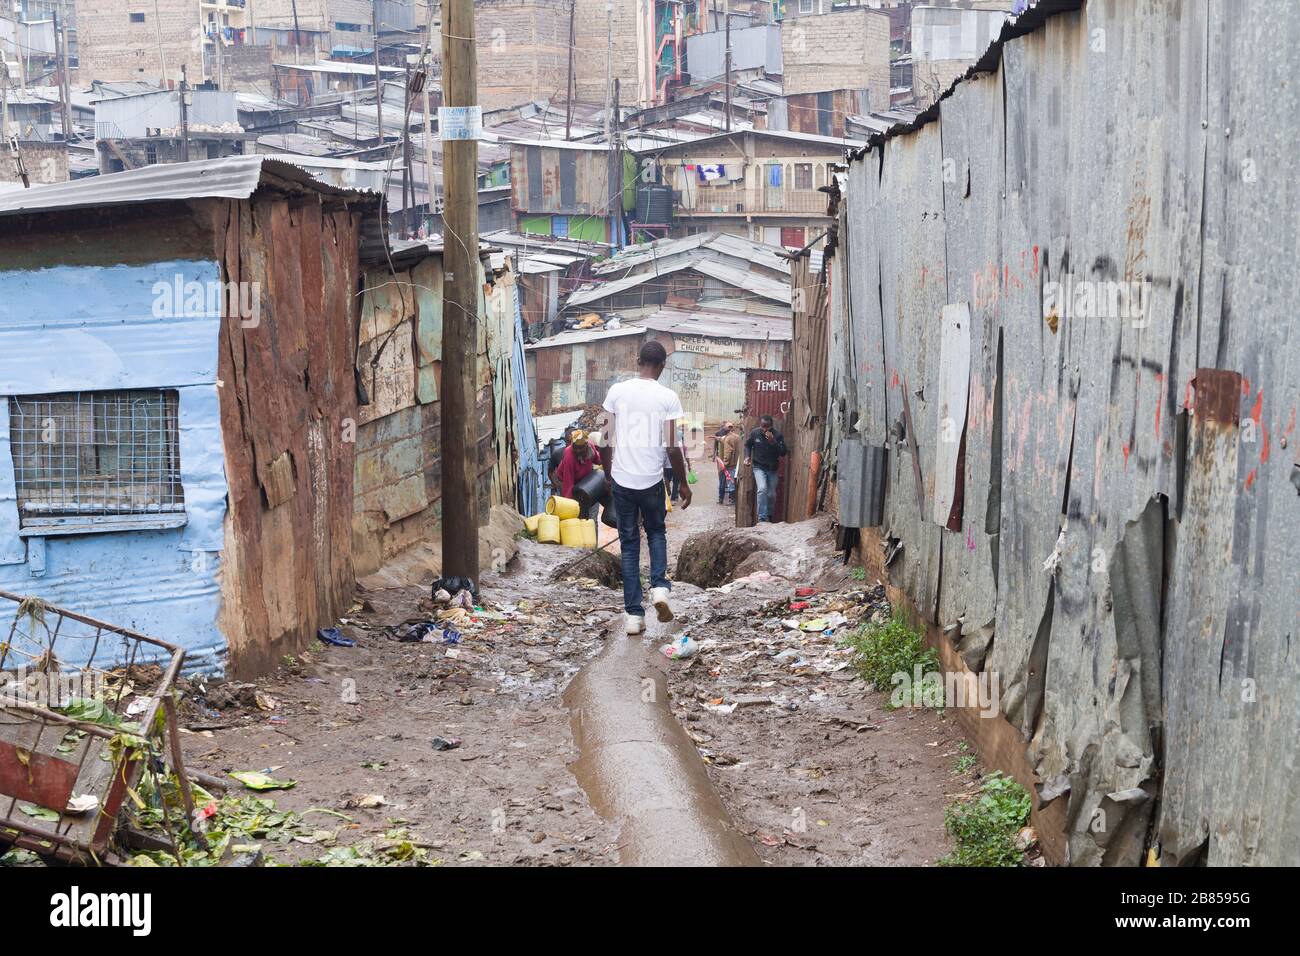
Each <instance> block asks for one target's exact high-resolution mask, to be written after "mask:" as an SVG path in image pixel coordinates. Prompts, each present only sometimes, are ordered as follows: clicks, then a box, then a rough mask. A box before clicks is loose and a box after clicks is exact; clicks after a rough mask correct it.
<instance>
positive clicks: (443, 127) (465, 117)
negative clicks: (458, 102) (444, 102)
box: [438, 106, 483, 140]
mask: <svg viewBox="0 0 1300 956" xmlns="http://www.w3.org/2000/svg"><path fill="white" fill-rule="evenodd" d="M482 133H483V107H481V106H439V107H438V138H439V139H441V140H463V139H479V138H481V136H482Z"/></svg>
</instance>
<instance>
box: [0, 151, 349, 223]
mask: <svg viewBox="0 0 1300 956" xmlns="http://www.w3.org/2000/svg"><path fill="white" fill-rule="evenodd" d="M264 173H272V174H274V175H275V176H276V177H277V178H279V179H281V180H288V181H289V182H292V183H295V184H298V185H300V186H302V187H304V188H309V189H315V190H318V191H320V192H323V193H328V194H334V195H355V196H358V197H360V196H373V195H374V194H373V193H368V192H363V191H362V190H358V189H340V188H338V187H335V186H330V185H327V184H325V183H322V182H320V181H318V180H316V179H314V178H313V177H312V175H311V174H310V173H308V172H307V171H306V170H303V169H300V168H299V167H297V166H294V165H291V164H289V163H285V162H281V161H279V160H274V159H268V158H267V157H265V156H229V157H226V158H225V159H208V160H202V161H200V162H195V163H166V164H162V165H157V166H144V167H142V168H140V169H130V170H127V171H126V172H121V173H109V174H107V175H104V176H92V177H90V178H88V179H74V180H72V181H70V182H66V183H52V184H50V185H46V186H33V187H32V188H31V189H24V190H23V191H22V192H21V193H10V194H7V195H5V196H2V197H0V216H15V215H30V214H34V213H45V212H55V211H58V210H63V209H91V208H97V207H100V206H129V205H136V204H140V203H152V202H168V201H172V200H184V199H247V198H248V197H249V196H251V195H252V194H253V193H254V192H256V191H257V188H258V186H260V185H261V183H262V178H263V175H264Z"/></svg>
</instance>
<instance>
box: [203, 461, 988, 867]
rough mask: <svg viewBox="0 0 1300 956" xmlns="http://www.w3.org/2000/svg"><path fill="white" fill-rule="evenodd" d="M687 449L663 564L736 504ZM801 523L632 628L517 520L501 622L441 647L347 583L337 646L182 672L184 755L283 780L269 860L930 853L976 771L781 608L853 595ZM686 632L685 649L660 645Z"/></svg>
mask: <svg viewBox="0 0 1300 956" xmlns="http://www.w3.org/2000/svg"><path fill="white" fill-rule="evenodd" d="M697 470H698V471H699V473H700V481H699V483H698V484H697V485H696V486H695V490H696V492H697V495H696V498H695V502H694V504H693V505H692V507H691V508H690V509H688V510H686V511H682V510H681V509H680V508H678V509H675V510H674V511H673V512H672V514H670V515H669V517H668V526H669V545H670V567H672V566H674V565H675V563H676V559H677V556H678V553H679V552H680V550H681V548H682V545H683V544H684V543H685V541H686V540H687V539H688V538H689V537H690V536H691V535H692V534H696V533H700V532H709V531H717V532H720V531H722V530H725V529H728V528H730V527H731V524H732V517H731V510H730V509H729V508H724V507H719V506H718V505H716V503H715V501H716V485H715V484H712V483H711V481H710V479H711V478H712V477H713V476H712V474H711V469H707V462H706V463H705V468H699V467H698V466H697ZM819 527H820V525H818V524H817V523H815V522H807V523H804V524H800V525H769V526H764V527H762V528H759V529H755V530H754V532H753V533H754V534H756V535H758V536H759V537H761V538H762V539H764V540H765V541H767V542H768V543H770V544H771V546H772V547H773V548H774V549H775V553H776V554H777V555H779V556H780V557H781V561H780V562H778V563H777V565H776V570H777V571H778V572H779V574H778V575H771V576H768V577H763V576H762V575H760V576H759V579H758V580H756V581H753V582H750V583H749V584H748V585H743V584H742V585H740V586H732V587H731V588H729V589H723V590H717V589H711V590H701V589H700V588H698V587H694V586H692V585H688V584H682V583H678V584H677V585H676V586H675V587H674V591H673V595H674V602H675V604H676V606H677V608H678V615H677V619H676V620H675V621H673V622H672V623H671V624H667V625H663V624H660V623H659V622H657V621H655V620H654V616H653V614H652V615H651V616H650V620H649V621H648V625H649V626H648V629H647V634H646V635H645V636H644V637H636V638H629V637H626V636H625V635H624V634H623V633H622V623H623V622H622V599H621V593H620V592H618V591H616V590H613V589H610V588H607V587H604V586H601V585H599V584H597V583H596V582H595V581H591V580H588V581H577V582H556V581H553V580H552V576H553V574H554V572H555V570H556V568H557V567H558V566H559V565H561V564H563V563H565V562H566V561H568V560H571V559H572V558H573V557H574V555H575V552H573V551H570V550H568V549H562V548H558V547H550V546H542V545H537V544H534V543H532V542H527V541H525V542H521V551H520V557H519V559H518V560H517V561H516V562H515V564H514V565H512V567H511V568H509V569H508V570H507V571H506V572H505V573H503V574H500V575H494V574H489V575H485V576H484V579H483V581H482V582H481V584H482V589H483V593H484V595H485V596H487V597H488V598H489V599H490V601H491V602H492V603H493V604H494V605H495V606H497V607H506V608H508V609H510V615H509V619H507V620H505V621H496V622H484V623H483V624H482V625H481V626H479V627H477V628H473V629H470V628H467V629H466V630H465V631H464V634H463V639H462V641H461V642H460V643H459V644H458V645H455V646H448V645H444V644H442V643H441V642H440V643H436V644H425V643H400V642H397V641H395V640H392V639H390V637H388V636H386V635H385V632H384V627H385V626H386V625H387V626H393V625H399V624H400V623H401V622H403V621H406V620H408V619H411V618H419V617H427V616H429V615H430V613H431V611H432V609H433V608H432V605H431V603H430V602H429V600H428V590H427V588H425V587H423V586H421V587H394V588H385V589H382V590H374V591H369V592H363V593H362V594H361V596H360V603H359V606H358V607H357V608H355V609H354V611H353V613H352V614H351V615H350V617H349V621H350V622H351V623H346V624H343V626H342V630H343V632H344V634H345V636H347V637H350V638H352V639H354V640H355V641H356V646H355V647H352V648H342V647H327V646H326V645H324V644H321V645H318V646H316V647H313V648H311V649H309V650H308V652H307V653H306V654H304V655H303V656H302V657H301V658H299V659H297V660H287V661H285V664H284V666H283V667H281V668H280V669H279V671H277V673H276V674H274V675H272V676H271V677H269V678H267V679H265V680H263V681H260V682H259V683H258V684H257V686H256V688H254V687H251V686H248V687H243V688H240V687H234V688H231V687H226V688H224V689H222V688H217V687H214V688H208V694H207V695H206V696H203V695H202V694H201V692H200V689H198V688H195V689H194V690H195V694H196V696H198V697H199V699H193V698H191V699H190V700H188V701H186V707H185V708H184V712H185V715H186V723H187V728H188V732H187V733H186V734H185V736H184V739H185V744H186V753H187V758H188V760H189V761H190V762H191V764H192V765H193V766H195V767H197V768H198V769H201V770H205V771H207V772H209V773H213V774H216V775H225V774H226V773H228V772H229V771H232V770H263V771H268V772H270V773H271V774H272V776H274V777H276V778H278V779H286V780H292V781H295V786H294V787H293V788H292V789H288V790H280V791H275V792H272V793H268V794H265V795H264V796H268V797H270V798H272V799H273V800H274V801H275V804H276V807H277V808H279V809H286V810H293V811H296V812H299V813H303V812H307V813H308V816H307V817H304V819H310V821H311V824H312V826H314V827H316V828H319V830H318V831H317V832H316V834H315V836H317V837H319V838H320V839H319V840H316V839H312V838H308V841H307V842H302V839H301V837H300V836H299V837H295V838H294V839H293V840H290V841H287V842H283V843H279V844H271V845H270V850H271V855H272V856H273V857H274V858H275V859H276V860H278V861H279V862H285V863H295V862H304V861H312V860H319V859H321V858H322V857H323V855H324V854H327V853H328V852H329V850H330V848H332V847H334V846H335V845H337V846H344V847H346V846H353V847H365V846H366V845H367V844H368V842H369V841H374V840H376V839H381V838H382V837H383V835H384V834H385V833H387V832H389V831H391V830H392V829H393V828H395V827H401V828H404V829H405V831H406V832H408V833H409V835H410V839H412V840H414V841H416V842H417V844H418V845H419V846H420V847H422V848H424V849H425V850H426V851H427V854H428V861H429V862H437V863H442V864H465V865H476V864H477V865H483V864H496V865H500V864H514V865H574V864H579V865H581V864H606V865H608V864H618V863H620V862H621V863H625V864H638V863H646V864H675V863H695V864H701V865H716V864H753V863H757V862H766V863H771V864H781V865H860V864H904V865H907V864H928V863H933V862H934V861H935V860H936V859H938V857H940V856H941V855H943V853H944V852H946V849H947V844H946V838H945V835H944V832H943V807H944V804H945V803H946V802H947V801H948V799H949V797H950V796H951V795H953V794H955V793H959V792H964V791H967V790H968V789H969V786H970V779H969V777H965V776H958V775H956V774H955V773H954V763H955V760H956V757H957V755H958V753H959V751H958V746H959V744H960V742H961V738H960V736H959V734H958V733H957V731H956V729H955V727H954V725H953V723H952V721H950V720H945V719H944V717H943V716H942V715H940V714H939V713H936V712H934V711H912V710H903V711H893V712H891V711H888V710H887V709H886V708H885V706H884V704H885V699H884V697H883V696H882V695H878V694H876V693H874V692H873V691H871V690H870V688H867V687H864V685H863V683H862V682H861V680H859V679H857V678H856V676H855V674H854V672H853V670H852V668H851V667H847V666H841V665H843V664H844V663H845V661H846V660H847V658H846V657H845V653H846V652H845V651H844V650H843V648H841V647H840V646H839V645H838V643H837V642H836V640H835V639H834V638H832V637H826V636H825V635H823V634H820V633H817V634H813V635H808V634H803V633H801V632H798V631H795V632H789V631H788V630H786V629H784V628H782V627H781V626H780V624H779V620H777V618H778V617H779V611H778V610H776V609H775V606H774V602H778V601H781V600H788V599H790V598H791V596H792V594H793V590H794V588H795V587H796V586H798V585H800V584H816V585H818V586H819V587H821V588H823V589H825V590H827V591H831V592H835V593H840V592H844V593H847V594H850V595H852V594H855V593H856V594H857V595H858V596H861V595H862V592H863V590H864V585H863V584H860V583H857V582H853V581H851V580H849V579H848V577H847V575H846V574H845V572H844V570H843V569H842V568H838V567H836V566H835V564H834V560H835V556H834V555H833V554H832V553H831V544H830V541H829V540H828V539H827V538H825V536H818V529H819ZM682 632H689V633H690V634H691V635H692V636H693V637H695V638H696V639H697V640H701V641H704V642H705V644H704V650H703V651H702V652H701V654H700V655H699V657H697V658H695V659H693V660H691V661H669V660H667V659H666V658H664V657H663V656H662V655H661V654H659V653H658V648H659V647H660V646H661V645H662V644H664V643H667V642H668V641H669V640H670V639H672V638H673V637H674V636H675V635H680V634H681V633H682ZM258 692H260V695H261V697H260V705H259V697H258ZM224 698H229V699H228V700H226V699H224ZM214 701H215V702H217V703H219V704H221V705H222V706H220V707H217V706H214ZM264 707H269V709H263V708H264ZM435 737H441V738H444V739H453V738H456V739H459V741H460V743H459V745H457V746H456V747H455V748H454V749H447V750H438V749H435V746H434V738H435ZM579 744H580V745H581V746H579ZM236 790H238V786H237V785H236ZM376 798H378V802H377V803H376ZM368 804H369V805H368ZM313 809H315V810H317V811H320V810H327V811H331V813H328V814H326V813H317V814H312V813H311V812H310V811H312V810H313ZM339 813H341V814H344V815H345V816H346V817H347V819H346V820H344V819H341V818H339V817H337V816H334V815H333V814H339ZM376 862H382V861H376Z"/></svg>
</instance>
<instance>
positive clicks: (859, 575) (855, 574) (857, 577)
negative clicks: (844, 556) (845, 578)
mask: <svg viewBox="0 0 1300 956" xmlns="http://www.w3.org/2000/svg"><path fill="white" fill-rule="evenodd" d="M849 577H851V578H852V579H853V580H854V581H865V580H866V579H867V569H866V568H853V569H852V570H851V571H849Z"/></svg>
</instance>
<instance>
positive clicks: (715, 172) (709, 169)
mask: <svg viewBox="0 0 1300 956" xmlns="http://www.w3.org/2000/svg"><path fill="white" fill-rule="evenodd" d="M696 171H697V173H698V175H699V177H700V182H702V183H711V182H713V180H715V179H721V178H722V176H723V166H722V164H721V163H700V164H699V165H698V166H697V167H696Z"/></svg>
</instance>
